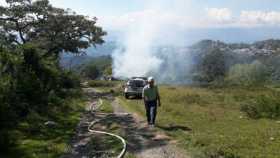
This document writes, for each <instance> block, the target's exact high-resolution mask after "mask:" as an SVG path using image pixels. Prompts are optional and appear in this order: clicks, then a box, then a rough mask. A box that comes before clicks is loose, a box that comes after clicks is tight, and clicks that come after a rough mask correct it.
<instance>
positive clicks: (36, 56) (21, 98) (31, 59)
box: [0, 0, 106, 150]
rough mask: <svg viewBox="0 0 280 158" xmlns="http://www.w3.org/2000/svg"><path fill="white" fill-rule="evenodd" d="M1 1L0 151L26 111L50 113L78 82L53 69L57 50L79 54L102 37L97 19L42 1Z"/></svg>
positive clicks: (57, 64) (27, 114) (55, 67)
mask: <svg viewBox="0 0 280 158" xmlns="http://www.w3.org/2000/svg"><path fill="white" fill-rule="evenodd" d="M6 3H7V5H5V6H0V122H1V124H0V135H1V136H3V137H1V138H0V150H3V149H4V148H3V147H8V146H9V144H10V143H9V142H13V139H11V138H10V137H13V135H12V134H11V135H9V132H10V129H14V128H17V126H16V125H17V123H18V122H19V121H26V120H25V119H26V118H28V117H27V116H29V115H31V114H32V113H36V114H39V115H40V116H45V117H50V115H52V112H50V111H52V110H53V109H56V110H57V109H58V108H59V107H60V105H61V104H62V103H63V101H64V100H65V99H67V97H68V98H69V97H70V95H71V93H70V92H72V93H73V91H71V90H75V89H74V88H76V87H74V86H76V85H79V83H80V82H79V80H78V79H77V78H76V77H75V76H71V73H67V72H65V71H63V69H62V68H60V67H59V57H60V53H62V52H68V53H73V54H80V53H83V49H86V48H88V47H90V46H96V45H97V44H102V43H103V42H104V41H103V39H102V38H103V36H104V35H106V32H104V31H103V30H102V28H101V27H98V26H96V21H97V18H89V17H86V16H83V15H77V14H76V13H75V12H73V11H71V10H69V9H68V10H64V9H60V8H55V7H53V6H52V5H50V3H49V1H48V0H36V1H35V0H6ZM70 89H71V90H70ZM61 108H63V107H61Z"/></svg>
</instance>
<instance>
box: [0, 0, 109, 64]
mask: <svg viewBox="0 0 280 158" xmlns="http://www.w3.org/2000/svg"><path fill="white" fill-rule="evenodd" d="M6 2H7V6H0V37H1V38H0V41H1V43H0V46H1V47H3V46H5V47H7V45H9V47H15V46H18V45H22V44H26V43H32V44H34V45H36V46H37V47H39V48H41V49H43V50H45V52H44V54H43V56H42V57H49V56H55V57H57V58H58V57H59V56H58V55H59V53H61V52H71V53H82V50H83V49H86V48H88V47H90V46H92V45H93V46H95V45H96V44H102V43H103V42H104V41H103V39H102V37H103V36H104V35H106V32H104V31H103V30H102V28H101V27H98V26H96V21H97V18H96V17H94V18H90V17H86V16H83V15H77V14H76V13H75V12H73V11H71V10H70V9H67V10H64V9H60V8H55V7H53V6H52V5H51V4H50V3H49V1H48V0H37V1H33V0H6Z"/></svg>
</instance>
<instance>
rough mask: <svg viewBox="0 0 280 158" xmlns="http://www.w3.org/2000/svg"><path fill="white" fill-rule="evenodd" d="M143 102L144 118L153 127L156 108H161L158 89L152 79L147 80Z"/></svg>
mask: <svg viewBox="0 0 280 158" xmlns="http://www.w3.org/2000/svg"><path fill="white" fill-rule="evenodd" d="M143 100H144V104H145V108H146V116H147V122H148V125H149V126H151V127H154V125H155V121H156V116H157V107H158V106H159V107H160V106H161V102H160V96H159V91H158V87H157V86H156V85H155V80H154V78H153V77H149V78H148V84H147V85H146V86H145V87H144V89H143Z"/></svg>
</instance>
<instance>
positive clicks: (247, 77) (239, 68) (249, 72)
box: [226, 61, 270, 86]
mask: <svg viewBox="0 0 280 158" xmlns="http://www.w3.org/2000/svg"><path fill="white" fill-rule="evenodd" d="M269 77H270V71H269V69H268V68H267V67H266V66H265V65H264V64H262V63H261V62H259V61H254V62H253V63H251V64H236V65H234V66H233V67H231V68H230V70H229V73H228V76H227V78H226V82H227V83H228V84H230V85H241V86H253V85H263V84H264V83H265V82H266V81H268V79H269Z"/></svg>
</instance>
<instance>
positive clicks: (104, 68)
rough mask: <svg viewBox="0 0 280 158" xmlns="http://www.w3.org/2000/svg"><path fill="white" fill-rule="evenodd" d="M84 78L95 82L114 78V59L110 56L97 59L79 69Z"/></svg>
mask: <svg viewBox="0 0 280 158" xmlns="http://www.w3.org/2000/svg"><path fill="white" fill-rule="evenodd" d="M77 71H78V73H79V74H81V75H82V76H83V77H84V78H87V79H90V80H94V79H97V78H100V77H107V76H112V58H111V57H110V56H101V57H96V58H93V59H92V60H90V61H89V62H86V63H85V64H83V65H81V66H79V67H78V68H77Z"/></svg>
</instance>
